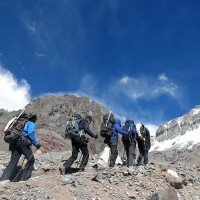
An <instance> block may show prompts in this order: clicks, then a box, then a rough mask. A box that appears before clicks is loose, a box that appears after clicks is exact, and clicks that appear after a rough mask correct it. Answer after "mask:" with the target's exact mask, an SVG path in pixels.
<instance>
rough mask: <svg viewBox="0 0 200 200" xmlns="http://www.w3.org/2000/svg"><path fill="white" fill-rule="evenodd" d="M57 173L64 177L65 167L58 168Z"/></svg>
mask: <svg viewBox="0 0 200 200" xmlns="http://www.w3.org/2000/svg"><path fill="white" fill-rule="evenodd" d="M59 171H60V174H61V175H65V172H66V168H65V167H59Z"/></svg>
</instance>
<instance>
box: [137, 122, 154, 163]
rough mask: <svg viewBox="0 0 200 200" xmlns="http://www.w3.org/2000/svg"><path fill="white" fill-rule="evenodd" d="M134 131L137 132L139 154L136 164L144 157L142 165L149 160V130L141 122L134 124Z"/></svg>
mask: <svg viewBox="0 0 200 200" xmlns="http://www.w3.org/2000/svg"><path fill="white" fill-rule="evenodd" d="M136 132H137V143H138V149H139V152H140V154H139V156H138V158H137V165H140V164H141V163H142V160H143V159H144V162H143V163H144V165H146V164H147V163H148V162H149V158H148V152H149V149H150V148H151V140H150V132H149V130H148V129H147V128H146V127H145V126H144V124H142V123H137V124H136Z"/></svg>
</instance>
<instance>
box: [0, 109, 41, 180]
mask: <svg viewBox="0 0 200 200" xmlns="http://www.w3.org/2000/svg"><path fill="white" fill-rule="evenodd" d="M36 120H37V115H36V114H35V113H31V114H30V115H29V116H28V121H27V122H26V124H25V126H24V128H23V130H22V131H21V136H20V137H19V139H17V141H16V143H15V144H12V145H10V147H9V150H10V151H12V153H11V160H10V162H9V164H8V165H7V167H6V169H5V170H4V172H3V175H2V176H1V179H0V181H4V180H11V177H12V174H13V172H14V170H15V168H16V166H17V163H18V161H19V159H20V157H21V155H22V154H23V155H24V156H25V158H26V159H27V162H26V165H25V167H24V169H23V170H22V174H21V176H20V179H19V180H20V181H26V180H27V179H29V178H30V177H31V174H32V171H33V165H34V162H35V158H34V155H33V152H32V149H31V145H32V144H33V145H34V146H35V147H36V148H37V149H39V148H40V146H41V145H40V143H38V141H37V140H36V138H35V133H34V132H35V122H36Z"/></svg>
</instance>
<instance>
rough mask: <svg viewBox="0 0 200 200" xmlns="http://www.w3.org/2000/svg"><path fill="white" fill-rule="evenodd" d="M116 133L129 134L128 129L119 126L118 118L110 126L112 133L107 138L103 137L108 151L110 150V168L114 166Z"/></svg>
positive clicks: (116, 151)
mask: <svg viewBox="0 0 200 200" xmlns="http://www.w3.org/2000/svg"><path fill="white" fill-rule="evenodd" d="M118 133H120V134H122V135H125V136H128V135H129V133H128V131H125V130H123V129H122V128H121V121H120V120H119V119H115V123H114V125H113V128H112V134H111V135H110V136H108V137H107V138H105V140H104V143H106V144H107V145H108V146H109V148H110V151H111V155H110V163H109V167H110V168H113V167H114V166H115V162H116V159H117V156H118V150H117V146H118Z"/></svg>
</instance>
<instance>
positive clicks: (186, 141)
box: [150, 127, 200, 152]
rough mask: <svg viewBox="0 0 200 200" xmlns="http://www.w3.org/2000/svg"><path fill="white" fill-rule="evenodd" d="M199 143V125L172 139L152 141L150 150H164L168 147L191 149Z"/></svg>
mask: <svg viewBox="0 0 200 200" xmlns="http://www.w3.org/2000/svg"><path fill="white" fill-rule="evenodd" d="M197 144H198V145H200V127H198V128H197V129H194V130H190V131H187V132H186V133H185V134H184V135H179V136H177V137H175V138H173V139H169V140H165V141H163V142H159V141H157V140H155V141H154V143H153V145H152V147H151V149H150V152H151V151H165V150H168V149H183V148H187V149H192V148H193V147H194V146H195V145H197Z"/></svg>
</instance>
